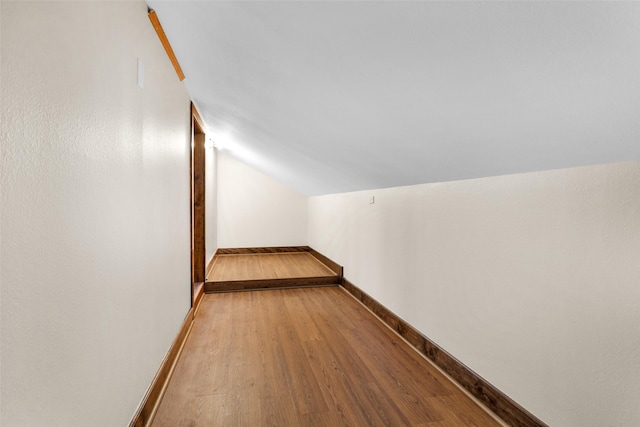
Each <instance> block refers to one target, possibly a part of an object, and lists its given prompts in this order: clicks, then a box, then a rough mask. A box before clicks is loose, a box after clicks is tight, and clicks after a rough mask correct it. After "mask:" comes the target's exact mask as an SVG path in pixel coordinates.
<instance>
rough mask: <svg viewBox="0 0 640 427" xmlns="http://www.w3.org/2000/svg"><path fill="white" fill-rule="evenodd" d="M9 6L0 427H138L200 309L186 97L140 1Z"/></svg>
mask: <svg viewBox="0 0 640 427" xmlns="http://www.w3.org/2000/svg"><path fill="white" fill-rule="evenodd" d="M1 8H2V12H1V14H2V50H1V54H2V83H1V88H2V96H1V99H2V101H1V103H2V126H1V132H2V171H1V185H2V203H1V214H2V217H1V226H2V239H1V240H2V242H1V251H0V253H1V264H0V265H1V268H0V280H1V286H2V289H1V293H0V294H1V300H2V301H1V311H2V326H1V331H2V336H1V353H0V355H1V363H0V364H1V371H0V372H1V375H2V385H1V394H0V397H1V399H2V401H1V404H0V413H1V414H2V421H1V423H2V425H3V426H80V425H83V426H123V425H127V424H128V423H129V421H130V419H131V417H132V416H133V414H134V412H135V411H136V408H137V407H138V405H139V403H140V401H141V400H142V398H143V396H144V393H145V392H146V390H147V387H148V386H149V384H150V383H151V380H152V379H153V376H154V375H155V372H156V370H157V369H158V367H159V366H160V363H161V361H162V359H163V357H164V356H165V354H166V352H167V351H168V349H169V347H170V345H171V343H172V341H173V339H174V338H175V337H176V334H177V332H178V330H179V328H180V326H181V324H182V322H183V320H184V317H185V315H186V314H187V312H188V310H189V306H190V286H189V283H190V279H189V276H190V267H189V262H190V261H189V244H190V243H189V145H190V139H189V120H190V117H189V98H188V96H187V93H186V91H185V89H184V87H183V84H182V83H180V82H179V81H178V78H177V77H176V74H175V71H174V70H173V68H172V66H171V64H170V62H169V60H168V58H167V56H166V54H165V52H164V50H163V48H162V46H161V44H160V42H159V40H158V38H157V36H156V34H155V32H154V31H153V28H152V26H151V24H150V22H149V20H148V18H147V7H146V5H145V3H144V2H142V1H136V2H4V1H3V2H2V3H1ZM138 57H139V58H141V59H142V60H143V62H144V66H145V88H144V90H141V89H139V88H138V87H137V85H136V73H137V71H136V69H137V68H136V58H138Z"/></svg>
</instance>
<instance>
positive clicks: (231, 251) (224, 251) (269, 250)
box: [216, 246, 310, 255]
mask: <svg viewBox="0 0 640 427" xmlns="http://www.w3.org/2000/svg"><path fill="white" fill-rule="evenodd" d="M309 249H310V248H309V247H308V246H268V247H256V248H218V250H217V251H216V254H218V255H247V254H277V253H283V252H309Z"/></svg>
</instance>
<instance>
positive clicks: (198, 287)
mask: <svg viewBox="0 0 640 427" xmlns="http://www.w3.org/2000/svg"><path fill="white" fill-rule="evenodd" d="M194 289H195V295H194V296H193V317H196V316H197V315H198V308H200V303H201V302H202V297H204V282H198V283H196V284H195V286H194Z"/></svg>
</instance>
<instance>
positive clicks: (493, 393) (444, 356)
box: [342, 278, 546, 427]
mask: <svg viewBox="0 0 640 427" xmlns="http://www.w3.org/2000/svg"><path fill="white" fill-rule="evenodd" d="M342 286H343V287H344V289H345V290H346V291H347V292H349V293H350V294H351V295H353V296H354V297H355V298H356V299H357V300H359V301H360V302H362V304H363V305H364V306H366V307H367V308H369V310H371V311H372V312H373V313H375V315H376V316H378V317H379V318H380V320H382V321H383V322H384V323H386V324H387V325H388V326H389V327H390V328H391V329H393V330H394V331H396V332H397V333H398V334H399V335H400V336H402V337H403V338H404V339H405V340H407V341H408V342H409V343H410V344H411V345H412V346H413V347H414V348H415V349H416V350H418V351H419V352H421V353H422V354H424V355H425V356H426V357H427V358H428V359H429V360H431V361H433V362H434V363H435V364H436V366H438V367H439V368H440V369H442V370H443V371H444V372H446V373H447V374H448V375H449V376H451V378H453V379H454V380H455V381H456V382H457V383H458V384H460V385H461V386H462V387H464V388H465V389H466V390H467V391H468V392H469V393H471V395H472V396H474V397H475V398H476V399H478V400H479V401H480V402H482V403H483V404H484V405H485V406H486V407H487V408H489V409H490V410H491V411H493V412H494V413H495V414H496V415H497V416H498V417H500V418H501V419H502V420H504V421H505V422H506V423H507V424H509V425H511V426H522V427H546V424H545V423H543V422H542V421H541V420H539V419H538V418H537V417H535V416H534V415H533V414H531V413H530V412H528V411H527V410H526V409H524V408H523V407H522V406H520V405H519V404H517V403H516V402H514V401H513V400H512V399H511V398H509V397H508V396H507V395H505V394H504V393H502V392H501V391H500V390H498V389H497V388H496V387H494V386H493V385H491V384H490V383H489V382H488V381H486V380H485V379H483V378H482V377H480V376H479V375H478V374H476V373H475V372H474V371H472V370H471V369H469V368H468V367H467V366H465V365H464V364H463V363H462V362H460V361H459V360H457V359H456V358H455V357H453V356H452V355H450V354H449V353H447V352H446V351H445V350H443V349H442V348H441V347H439V346H438V345H437V344H435V343H434V342H433V341H431V340H430V339H429V338H427V337H425V336H424V335H422V334H421V333H420V332H419V331H418V330H417V329H415V328H414V327H412V326H411V325H410V324H408V323H407V322H405V321H404V320H402V319H401V318H400V317H398V316H397V315H396V314H394V313H393V312H392V311H390V310H389V309H387V308H386V307H385V306H383V305H382V304H380V303H379V302H378V301H376V300H375V299H374V298H372V297H371V296H369V295H368V294H366V293H365V292H364V291H362V289H360V288H358V287H357V286H355V285H354V284H353V283H351V282H349V281H348V280H347V279H345V278H342ZM433 403H434V405H438V406H439V407H441V406H447V405H456V402H451V400H450V399H445V400H442V399H440V400H436V401H434V402H433ZM447 425H448V424H447ZM454 425H458V424H455V423H454ZM463 425H472V424H463Z"/></svg>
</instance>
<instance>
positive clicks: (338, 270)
mask: <svg viewBox="0 0 640 427" xmlns="http://www.w3.org/2000/svg"><path fill="white" fill-rule="evenodd" d="M307 252H309V253H310V254H311V255H313V256H314V258H315V259H317V260H318V261H320V262H321V263H322V264H324V265H326V266H327V267H329V269H330V270H331V271H333V272H334V273H336V274H337V275H338V277H342V266H341V265H340V264H338V263H337V262H335V261H333V260H332V259H330V258H328V257H326V256H324V255H322V254H321V253H320V252H318V251H316V250H315V249H313V248H310V247H308V246H307Z"/></svg>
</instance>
